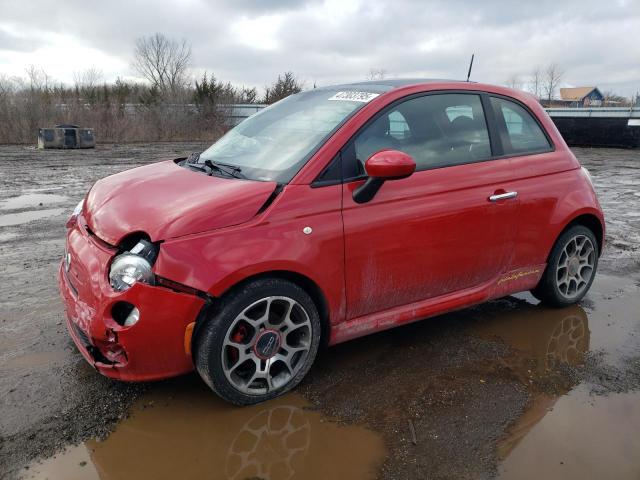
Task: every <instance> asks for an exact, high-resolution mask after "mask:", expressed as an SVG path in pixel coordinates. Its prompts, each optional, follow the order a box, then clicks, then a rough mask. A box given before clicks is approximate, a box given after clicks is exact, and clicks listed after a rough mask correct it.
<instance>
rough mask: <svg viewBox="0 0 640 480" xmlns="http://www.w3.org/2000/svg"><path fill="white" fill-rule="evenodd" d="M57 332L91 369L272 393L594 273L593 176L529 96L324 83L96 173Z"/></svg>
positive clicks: (67, 270)
mask: <svg viewBox="0 0 640 480" xmlns="http://www.w3.org/2000/svg"><path fill="white" fill-rule="evenodd" d="M67 227H68V232H67V242H66V251H65V254H64V259H63V261H62V264H61V265H60V271H59V286H60V290H61V293H62V297H63V299H64V303H65V306H66V311H67V316H68V322H67V325H68V328H69V332H70V334H71V336H72V337H73V340H74V341H75V343H76V345H77V346H78V348H79V350H80V352H82V354H83V356H84V357H85V358H86V360H87V361H89V362H90V363H91V364H92V365H94V366H95V368H96V369H97V370H98V371H99V372H100V373H102V374H104V375H106V376H108V377H112V378H116V379H120V380H153V379H160V378H165V377H170V376H173V375H179V374H183V373H186V372H189V371H191V370H193V369H194V367H195V369H196V370H197V371H198V373H199V374H200V376H201V377H202V378H203V380H204V381H205V382H206V383H207V384H208V385H209V386H210V387H211V388H212V389H213V390H214V391H215V392H217V393H218V394H219V395H220V396H221V397H223V398H225V399H226V400H228V401H230V402H233V403H235V404H251V403H256V402H260V401H263V400H267V399H269V398H273V397H275V396H278V395H281V394H282V393H284V392H286V391H287V390H289V389H291V388H293V387H294V386H295V385H296V384H298V383H299V382H300V381H301V380H302V378H303V377H304V376H305V374H306V373H307V372H308V371H309V368H310V367H311V364H312V363H313V361H314V358H315V357H316V353H317V351H318V348H319V346H320V345H323V344H325V345H334V344H337V343H340V342H344V341H345V340H349V339H352V338H355V337H359V336H362V335H366V334H369V333H372V332H377V331H380V330H384V329H388V328H392V327H395V326H398V325H403V324H406V323H409V322H413V321H415V320H419V319H423V318H426V317H429V316H433V315H436V314H439V313H442V312H445V311H450V310H454V309H459V308H463V307H467V306H469V305H473V304H477V303H480V302H484V301H487V300H489V299H492V298H498V297H503V296H505V295H509V294H512V293H515V292H520V291H524V290H531V291H532V293H533V295H534V296H536V297H537V298H538V299H540V300H541V301H542V302H545V303H547V304H549V305H553V306H563V305H567V304H570V303H575V302H577V301H579V300H580V299H581V298H582V297H583V296H584V295H585V293H586V292H587V290H588V289H589V287H590V286H591V283H592V282H593V279H594V276H595V272H596V267H597V264H598V257H599V255H600V253H601V251H602V247H603V241H604V219H603V215H602V211H601V208H600V205H599V204H598V200H597V198H596V195H595V193H594V189H593V185H592V183H591V180H590V177H589V173H588V172H587V171H586V170H585V169H584V168H581V166H580V164H579V163H578V161H577V160H576V158H575V157H574V155H573V154H572V152H571V151H570V150H569V149H568V148H567V145H566V144H565V142H564V141H563V139H562V137H561V136H560V134H559V133H558V131H557V130H556V128H555V126H554V125H553V123H552V122H551V120H550V119H549V117H548V116H547V115H546V113H545V112H544V110H543V109H542V108H541V106H540V105H539V103H538V102H537V101H536V100H535V99H534V98H533V97H531V96H529V95H528V94H526V93H523V92H518V91H514V90H510V89H505V88H501V87H496V86H490V85H482V84H476V83H467V82H453V81H423V80H420V81H415V80H414V81H406V80H405V81H383V82H370V83H369V82H368V83H359V84H351V85H339V86H335V87H327V88H317V89H314V90H311V91H307V92H303V93H299V94H297V95H292V96H290V97H288V98H286V99H285V100H282V101H280V102H278V103H277V104H275V105H273V106H270V107H268V108H266V109H264V110H262V111H261V112H260V113H258V114H256V115H254V116H253V117H251V118H249V119H248V120H246V121H244V122H243V123H241V124H240V125H239V126H237V127H236V128H234V129H233V130H231V131H229V132H228V133H227V134H226V135H225V136H224V137H222V138H221V139H220V140H218V141H217V142H216V143H215V144H213V145H212V146H211V147H210V148H209V149H207V150H205V151H204V152H201V153H193V154H191V155H190V156H189V157H187V158H179V159H176V160H169V161H164V162H160V163H154V164H150V165H147V166H143V167H139V168H135V169H132V170H128V171H125V172H122V173H119V174H116V175H113V176H110V177H108V178H105V179H102V180H100V181H98V182H96V184H95V185H94V186H93V187H92V188H91V190H90V191H89V193H88V194H87V196H86V198H85V199H84V200H83V201H82V202H80V204H79V205H78V206H77V208H76V210H75V211H74V213H73V215H72V216H71V218H70V219H69V221H68V224H67Z"/></svg>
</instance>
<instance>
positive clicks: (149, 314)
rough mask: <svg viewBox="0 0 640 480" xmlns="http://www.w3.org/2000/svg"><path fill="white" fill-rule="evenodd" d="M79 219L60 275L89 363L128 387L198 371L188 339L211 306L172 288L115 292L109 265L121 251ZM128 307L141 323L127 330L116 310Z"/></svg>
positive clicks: (138, 286)
mask: <svg viewBox="0 0 640 480" xmlns="http://www.w3.org/2000/svg"><path fill="white" fill-rule="evenodd" d="M82 223H83V222H82V219H79V221H78V222H77V225H76V226H74V227H72V228H71V229H69V231H68V233H67V250H66V253H65V259H63V261H62V262H61V264H60V268H59V271H58V284H59V288H60V294H61V296H62V300H63V302H64V306H65V311H66V317H67V322H66V323H67V328H68V330H69V334H70V335H71V338H72V339H73V341H74V343H75V344H76V346H77V347H78V349H79V350H80V352H81V353H82V355H83V357H84V358H85V359H86V360H87V361H88V362H89V363H90V364H91V365H93V366H94V367H95V368H96V369H97V370H98V371H99V372H100V373H101V374H103V375H105V376H107V377H111V378H116V379H119V380H127V381H143V380H157V379H161V378H167V377H172V376H176V375H180V374H183V373H187V372H189V371H191V370H193V362H192V358H191V355H190V352H189V350H188V349H186V348H185V333H190V331H191V329H190V327H189V324H190V323H192V322H195V320H196V317H197V316H198V313H199V312H200V310H201V309H202V307H203V305H204V303H205V301H204V300H203V299H202V298H200V297H198V296H195V295H190V294H187V293H181V292H176V291H174V290H171V289H169V288H165V287H160V286H152V285H147V284H143V283H140V282H138V283H135V284H134V285H133V286H132V287H131V288H129V289H128V290H126V291H124V292H116V291H115V290H113V289H112V288H111V285H110V284H109V280H108V278H107V270H108V265H109V262H110V260H111V258H112V257H113V255H114V254H115V250H114V249H111V248H109V247H108V246H105V245H103V244H101V243H100V242H99V241H97V240H95V239H94V238H92V237H91V235H90V234H89V233H88V232H87V231H86V227H85V226H83V224H82ZM121 302H127V303H129V304H131V305H134V306H135V307H136V308H137V309H138V311H139V320H138V321H137V323H135V324H134V325H131V326H123V325H121V324H119V323H118V322H117V321H116V319H115V318H114V306H115V305H117V304H119V303H120V304H121Z"/></svg>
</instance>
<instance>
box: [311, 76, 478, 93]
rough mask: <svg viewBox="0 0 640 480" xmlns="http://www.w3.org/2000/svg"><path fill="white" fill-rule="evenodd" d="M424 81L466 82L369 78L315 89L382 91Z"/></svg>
mask: <svg viewBox="0 0 640 480" xmlns="http://www.w3.org/2000/svg"><path fill="white" fill-rule="evenodd" d="M426 83H466V82H464V81H463V80H449V79H443V78H393V79H389V80H369V81H365V82H355V83H342V84H338V85H327V86H326V87H319V88H318V89H317V90H362V91H365V92H373V93H384V92H389V91H391V90H395V89H396V88H401V87H406V86H407V85H420V84H426Z"/></svg>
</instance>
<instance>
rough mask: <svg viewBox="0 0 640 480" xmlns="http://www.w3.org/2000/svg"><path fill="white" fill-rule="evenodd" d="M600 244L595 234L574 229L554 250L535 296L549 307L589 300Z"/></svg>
mask: <svg viewBox="0 0 640 480" xmlns="http://www.w3.org/2000/svg"><path fill="white" fill-rule="evenodd" d="M597 245H598V243H597V241H596V237H595V235H594V234H593V232H592V231H591V230H589V229H588V228H586V227H584V226H582V225H574V226H573V227H571V228H569V229H568V230H567V231H566V232H564V233H563V234H562V235H560V237H559V238H558V240H557V241H556V243H555V245H554V246H553V250H551V255H550V256H549V263H548V264H547V268H546V269H545V271H544V273H543V275H542V278H541V279H540V282H539V283H538V285H537V286H536V288H535V289H534V290H533V291H532V292H531V293H532V294H533V295H534V296H535V297H536V298H538V299H539V300H540V301H542V302H543V303H545V304H548V305H551V306H556V307H564V306H566V305H570V304H572V303H577V302H579V301H580V300H582V298H583V297H584V296H585V294H586V293H587V291H588V290H589V288H590V287H591V284H592V283H593V279H594V278H595V275H596V269H597V267H598V246H597Z"/></svg>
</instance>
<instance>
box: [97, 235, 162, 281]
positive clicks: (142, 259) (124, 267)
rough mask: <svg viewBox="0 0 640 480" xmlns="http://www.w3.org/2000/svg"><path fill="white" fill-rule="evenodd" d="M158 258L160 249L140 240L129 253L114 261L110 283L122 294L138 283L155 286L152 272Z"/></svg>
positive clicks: (110, 273)
mask: <svg viewBox="0 0 640 480" xmlns="http://www.w3.org/2000/svg"><path fill="white" fill-rule="evenodd" d="M157 256H158V247H157V246H156V245H154V244H153V243H151V242H149V241H147V240H139V241H138V243H136V244H135V246H134V247H133V248H132V249H131V250H129V251H128V252H124V253H121V254H120V255H118V256H117V257H116V258H114V259H113V262H112V263H111V268H110V269H109V283H110V284H111V287H112V288H113V289H114V290H117V291H118V292H122V291H124V290H127V289H128V288H130V287H131V286H132V285H133V284H134V283H136V282H144V283H148V284H153V279H154V275H153V272H152V270H151V267H152V265H153V263H154V262H155V260H156V257H157Z"/></svg>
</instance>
